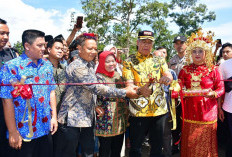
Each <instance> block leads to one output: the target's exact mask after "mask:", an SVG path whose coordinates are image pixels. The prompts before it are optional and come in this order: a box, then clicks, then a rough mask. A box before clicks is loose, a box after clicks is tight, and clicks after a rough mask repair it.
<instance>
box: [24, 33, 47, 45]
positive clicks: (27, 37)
mask: <svg viewBox="0 0 232 157" xmlns="http://www.w3.org/2000/svg"><path fill="white" fill-rule="evenodd" d="M44 36H45V33H44V32H42V31H39V30H34V29H28V30H25V31H24V32H23V35H22V44H23V47H24V44H25V43H29V44H30V45H31V44H33V42H34V41H35V40H36V39H37V38H39V37H44Z"/></svg>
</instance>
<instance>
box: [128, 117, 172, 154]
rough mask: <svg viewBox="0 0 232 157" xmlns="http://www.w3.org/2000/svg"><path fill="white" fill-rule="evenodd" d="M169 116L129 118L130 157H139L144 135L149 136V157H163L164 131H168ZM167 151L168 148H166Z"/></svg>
mask: <svg viewBox="0 0 232 157" xmlns="http://www.w3.org/2000/svg"><path fill="white" fill-rule="evenodd" d="M168 117H169V115H168V114H165V115H161V116H157V117H131V118H130V142H131V149H130V157H141V147H142V142H143V140H144V137H145V136H146V133H147V132H148V134H149V143H150V145H151V150H150V157H164V156H165V155H164V152H163V148H164V136H165V135H166V134H167V133H165V129H168V127H167V125H168V120H169V118H168ZM166 149H168V148H166ZM170 149H171V148H170Z"/></svg>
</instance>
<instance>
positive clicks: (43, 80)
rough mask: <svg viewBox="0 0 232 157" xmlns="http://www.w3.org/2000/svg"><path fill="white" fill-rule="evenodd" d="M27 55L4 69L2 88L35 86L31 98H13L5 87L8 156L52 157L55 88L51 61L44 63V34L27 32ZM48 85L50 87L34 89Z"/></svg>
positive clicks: (34, 31) (2, 92) (23, 41)
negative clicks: (15, 85)
mask: <svg viewBox="0 0 232 157" xmlns="http://www.w3.org/2000/svg"><path fill="white" fill-rule="evenodd" d="M22 43H23V46H24V49H25V52H24V53H23V54H22V55H21V56H20V57H18V58H16V59H13V60H11V61H9V62H7V63H6V64H5V65H4V66H3V67H2V69H1V78H2V81H3V84H12V83H17V82H20V80H21V79H22V78H23V77H25V78H26V79H25V84H33V85H32V86H31V89H32V91H33V94H32V98H30V99H27V100H26V99H23V98H22V97H21V95H19V96H18V97H13V96H12V95H13V94H11V92H12V91H13V90H14V87H13V86H2V88H1V92H0V97H1V98H2V100H3V108H4V115H5V121H6V125H7V129H8V138H9V144H10V146H11V147H12V149H11V151H10V154H9V156H17V157H25V156H27V157H51V156H52V145H51V144H52V141H51V135H50V132H51V134H54V133H55V132H56V130H57V126H58V124H57V115H56V98H55V87H56V86H55V85H49V84H54V83H55V82H54V79H53V69H52V65H51V63H50V62H49V61H46V60H44V59H42V57H43V53H44V51H45V40H44V33H43V32H41V31H38V30H26V31H24V32H23V35H22ZM34 84H47V85H34Z"/></svg>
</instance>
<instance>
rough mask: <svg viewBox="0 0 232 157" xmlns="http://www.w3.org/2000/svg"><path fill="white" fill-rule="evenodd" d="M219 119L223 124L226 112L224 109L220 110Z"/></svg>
mask: <svg viewBox="0 0 232 157" xmlns="http://www.w3.org/2000/svg"><path fill="white" fill-rule="evenodd" d="M218 118H219V119H220V120H221V121H222V122H223V121H224V119H225V115H224V111H223V110H222V108H218Z"/></svg>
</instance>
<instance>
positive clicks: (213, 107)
mask: <svg viewBox="0 0 232 157" xmlns="http://www.w3.org/2000/svg"><path fill="white" fill-rule="evenodd" d="M203 42H205V41H202V40H199V39H197V41H196V40H194V41H192V43H194V45H193V44H192V43H190V44H189V45H188V46H189V47H188V49H187V53H190V52H191V50H192V49H193V48H194V47H200V48H202V49H204V51H205V53H206V60H208V59H209V56H210V55H207V53H211V51H209V49H207V48H208V47H207V48H206V45H204V43H203ZM205 43H206V42H205ZM188 50H189V52H188ZM189 56H190V55H189ZM179 79H180V80H181V82H182V85H183V86H184V88H185V90H184V92H186V93H199V91H205V90H209V91H211V90H212V91H214V94H215V97H214V98H208V97H205V96H204V94H202V95H201V96H185V97H184V103H183V105H184V113H185V114H184V117H183V119H184V126H183V128H182V134H181V157H217V156H218V149H217V135H216V133H217V98H218V97H220V96H221V95H222V94H223V93H224V83H223V81H221V80H222V77H221V75H220V73H219V71H218V69H217V68H216V67H215V66H214V65H212V64H211V63H210V62H209V60H208V61H206V63H205V64H202V65H195V64H194V63H190V62H189V65H186V66H184V67H183V69H182V70H181V71H180V74H179ZM202 93H204V92H202ZM190 95H191V94H190Z"/></svg>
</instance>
